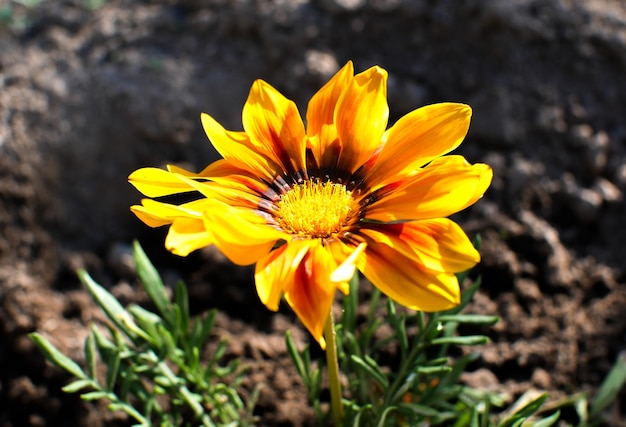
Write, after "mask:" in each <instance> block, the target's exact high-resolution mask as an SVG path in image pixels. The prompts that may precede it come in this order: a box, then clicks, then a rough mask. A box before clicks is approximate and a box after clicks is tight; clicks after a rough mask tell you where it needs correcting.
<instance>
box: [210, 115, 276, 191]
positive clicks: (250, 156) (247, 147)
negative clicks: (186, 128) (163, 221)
mask: <svg viewBox="0 0 626 427" xmlns="http://www.w3.org/2000/svg"><path fill="white" fill-rule="evenodd" d="M200 118H201V120H202V127H203V128H204V132H205V133H206V134H207V137H208V138H209V140H210V141H211V143H212V144H213V147H215V149H216V150H217V152H218V153H220V154H221V155H222V157H224V159H226V160H231V161H236V162H239V163H240V164H241V165H243V167H245V168H246V169H248V170H249V171H251V172H254V173H255V174H256V175H261V176H262V177H263V178H265V179H266V180H268V181H269V182H271V181H272V180H273V179H274V177H275V176H277V175H280V174H281V172H282V167H280V166H279V165H278V163H277V161H276V159H274V157H272V153H268V152H267V150H266V149H265V148H263V147H259V146H256V145H255V144H254V143H253V141H251V140H250V138H249V137H248V135H247V134H246V133H245V132H233V131H228V130H226V129H224V128H223V127H222V125H220V124H219V123H218V122H217V121H216V120H215V119H214V118H213V117H211V116H209V115H208V114H206V113H202V115H201V116H200ZM211 166H212V165H209V167H211Z"/></svg>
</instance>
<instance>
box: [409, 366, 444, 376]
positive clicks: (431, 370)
mask: <svg viewBox="0 0 626 427" xmlns="http://www.w3.org/2000/svg"><path fill="white" fill-rule="evenodd" d="M451 371H452V368H451V367H450V366H419V367H418V368H417V372H419V373H420V374H424V375H434V374H447V373H448V372H451Z"/></svg>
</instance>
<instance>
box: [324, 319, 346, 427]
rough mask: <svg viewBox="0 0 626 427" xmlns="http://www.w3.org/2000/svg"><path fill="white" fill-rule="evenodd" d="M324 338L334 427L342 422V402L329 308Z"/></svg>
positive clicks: (332, 321)
mask: <svg viewBox="0 0 626 427" xmlns="http://www.w3.org/2000/svg"><path fill="white" fill-rule="evenodd" d="M324 338H325V339H326V364H327V368H328V383H329V385H330V408H331V411H332V413H333V420H334V422H335V427H341V425H342V423H343V403H342V402H341V382H340V381H339V361H338V359H337V342H336V340H335V322H334V320H333V312H332V310H331V312H330V314H329V315H328V320H327V321H326V326H324Z"/></svg>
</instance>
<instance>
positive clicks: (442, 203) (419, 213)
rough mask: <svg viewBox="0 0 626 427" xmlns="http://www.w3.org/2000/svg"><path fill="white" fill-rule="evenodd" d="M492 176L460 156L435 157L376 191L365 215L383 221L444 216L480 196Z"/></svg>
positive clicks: (482, 167)
mask: <svg viewBox="0 0 626 427" xmlns="http://www.w3.org/2000/svg"><path fill="white" fill-rule="evenodd" d="M492 176H493V172H492V170H491V168H490V167H489V166H488V165H485V164H482V163H477V164H474V165H470V164H469V163H467V161H466V160H465V159H464V158H463V157H461V156H444V157H439V158H437V159H435V160H433V161H432V162H431V163H430V164H429V165H428V166H426V167H425V168H424V169H421V170H420V171H419V172H418V173H416V174H415V175H414V176H412V177H410V178H408V179H406V180H404V181H401V182H398V183H394V184H389V185H387V186H385V187H383V188H382V189H380V190H379V191H378V192H376V193H375V196H376V199H377V200H376V201H375V202H373V203H372V204H371V205H369V206H368V207H367V208H366V212H365V217H366V218H367V219H373V220H377V221H383V222H390V221H414V220H420V219H431V218H442V217H447V216H449V215H452V214H453V213H456V212H459V211H461V210H463V209H465V208H466V207H468V206H470V205H471V204H473V203H475V202H476V201H477V200H478V199H480V198H481V197H482V195H483V194H484V193H485V191H486V190H487V188H488V187H489V184H490V183H491V178H492Z"/></svg>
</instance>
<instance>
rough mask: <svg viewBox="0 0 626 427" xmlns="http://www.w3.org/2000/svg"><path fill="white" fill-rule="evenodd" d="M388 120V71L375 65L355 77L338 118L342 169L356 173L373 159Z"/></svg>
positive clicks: (340, 165) (344, 97) (340, 106)
mask: <svg viewBox="0 0 626 427" xmlns="http://www.w3.org/2000/svg"><path fill="white" fill-rule="evenodd" d="M388 118H389V107H388V106H387V72H386V71H385V70H383V69H382V68H380V67H376V66H375V67H372V68H370V69H368V70H365V71H363V72H362V73H359V74H357V75H356V76H354V79H352V82H351V84H350V85H349V86H348V87H347V89H346V90H345V91H344V92H343V93H342V94H341V96H340V98H339V100H338V102H337V108H336V109H335V115H334V123H335V126H336V127H337V134H338V136H339V140H340V141H341V153H340V155H339V162H338V168H339V170H341V171H346V172H349V173H352V172H354V171H355V170H356V169H358V168H359V167H360V166H361V165H362V164H363V163H365V161H366V160H368V159H369V158H371V157H372V155H373V154H374V152H375V151H376V149H377V148H378V147H379V146H380V145H381V143H382V136H383V133H384V132H385V128H386V127H387V120H388ZM322 167H323V165H322Z"/></svg>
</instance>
